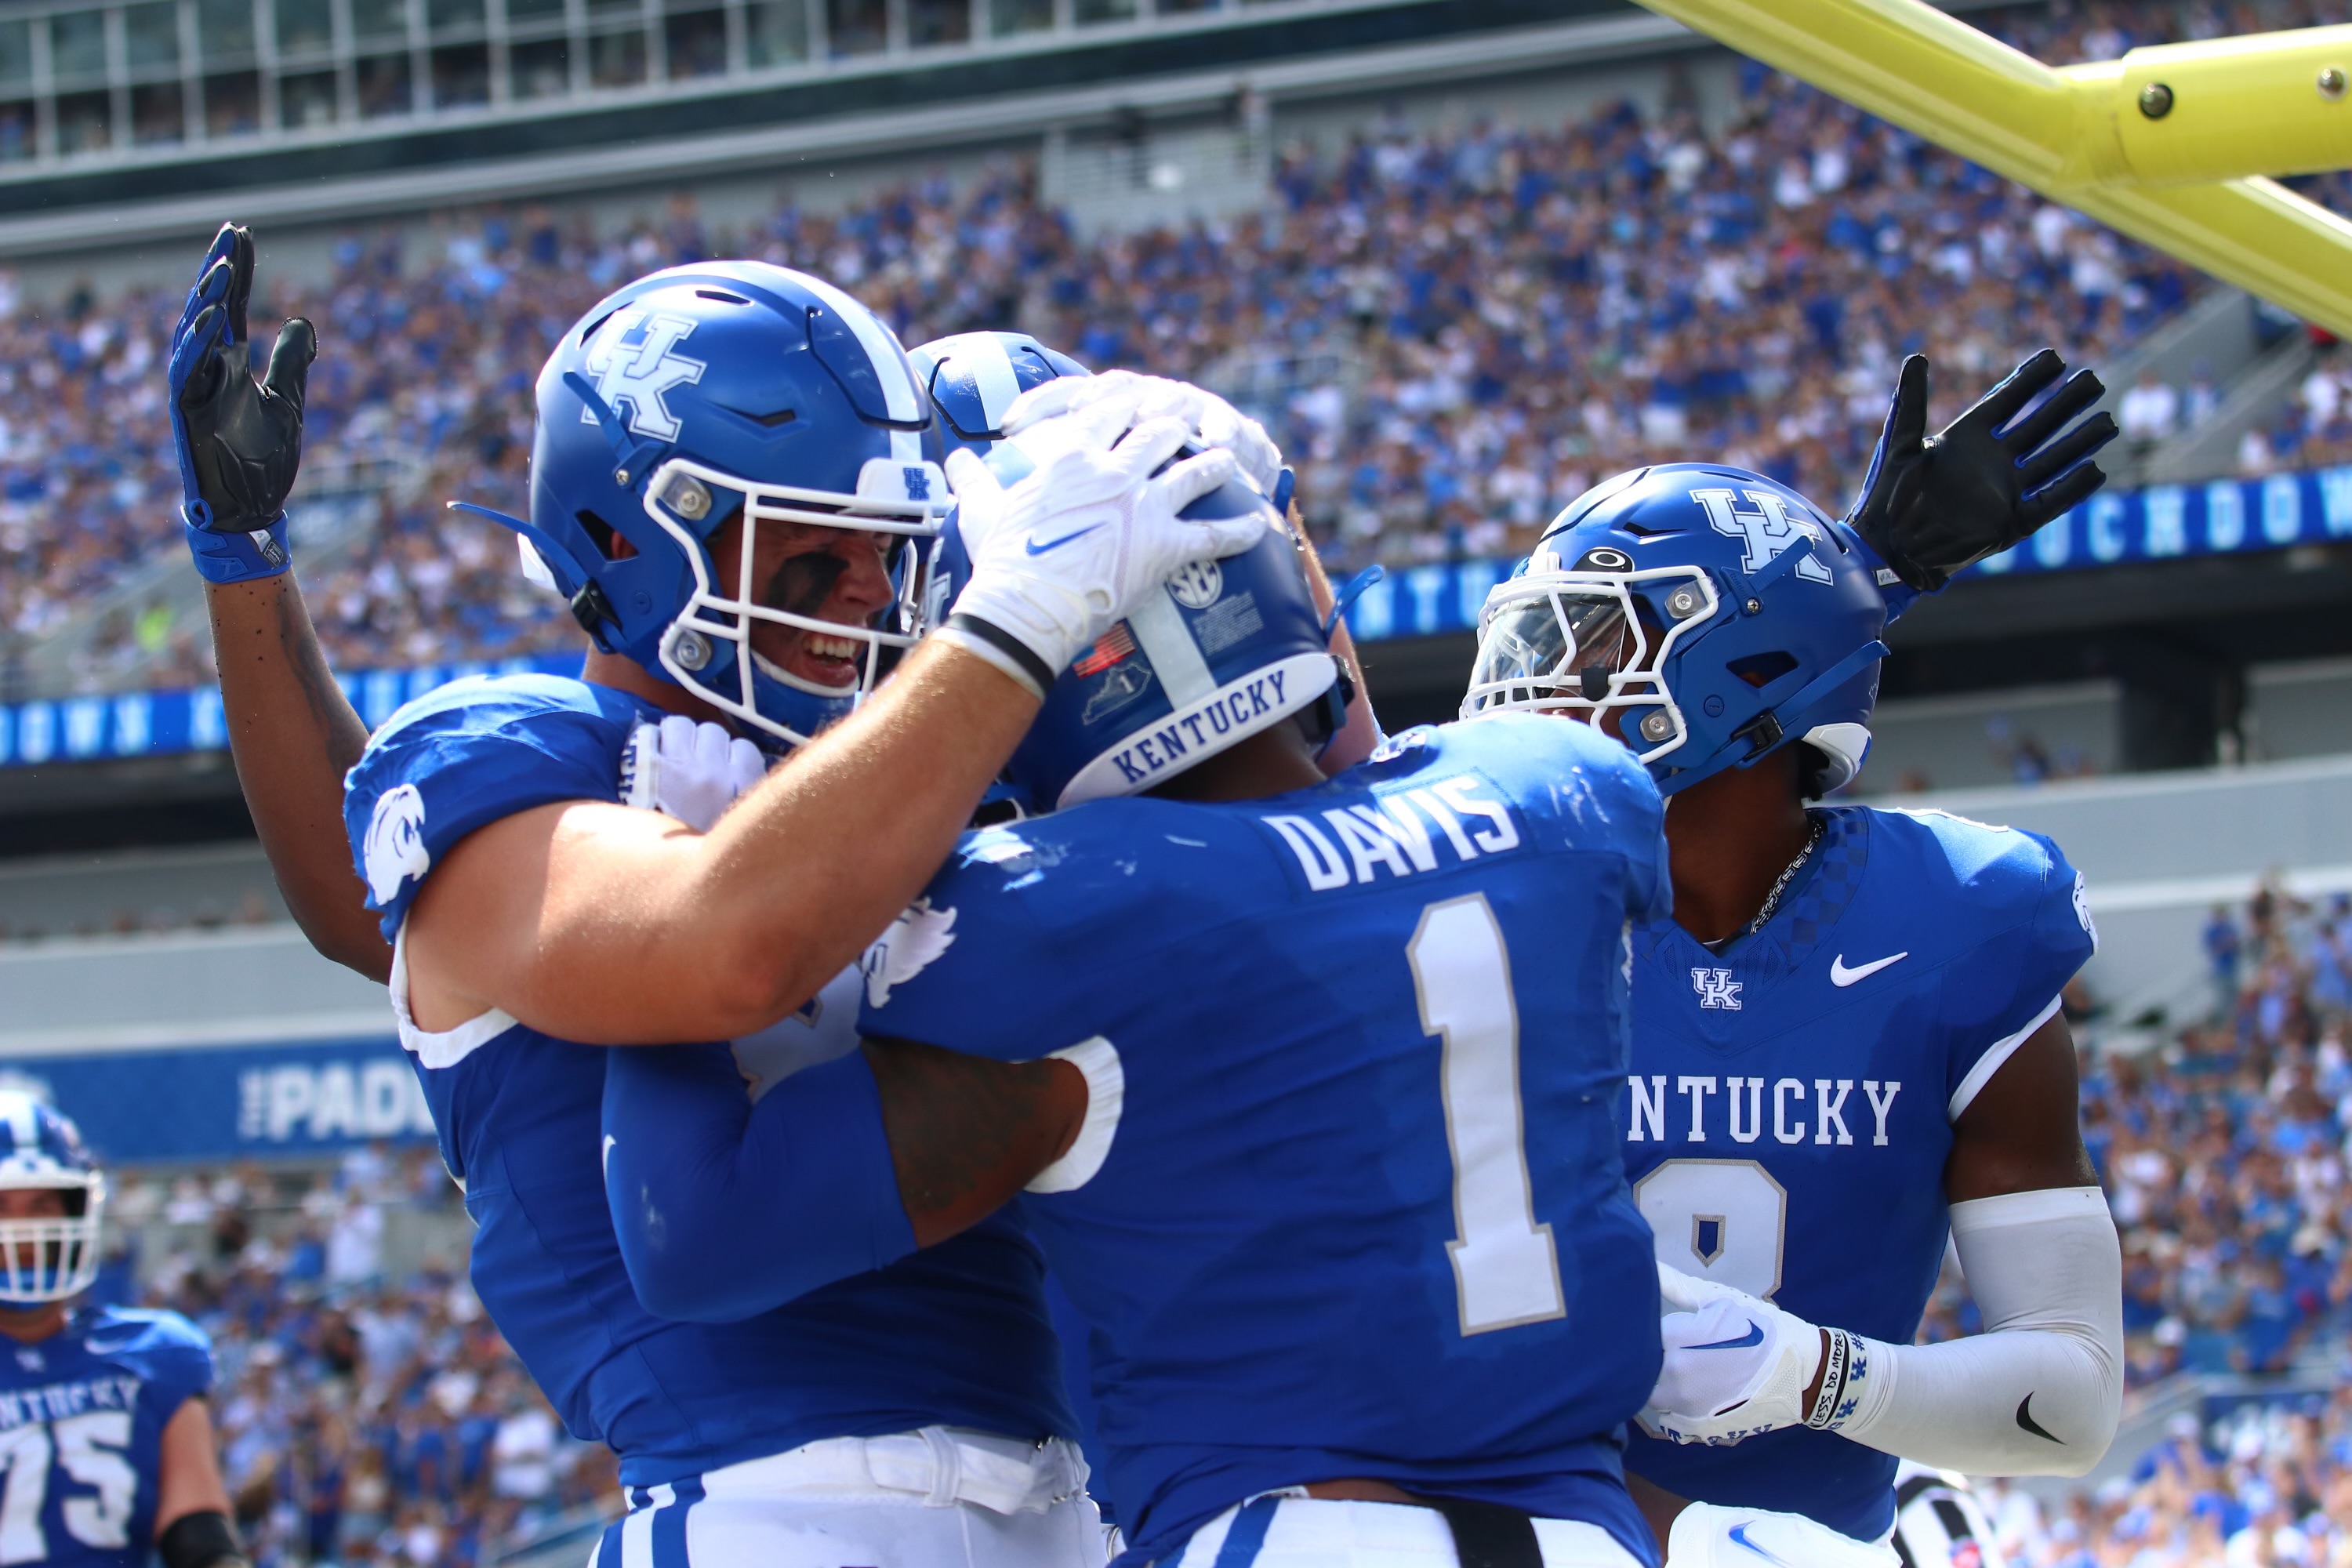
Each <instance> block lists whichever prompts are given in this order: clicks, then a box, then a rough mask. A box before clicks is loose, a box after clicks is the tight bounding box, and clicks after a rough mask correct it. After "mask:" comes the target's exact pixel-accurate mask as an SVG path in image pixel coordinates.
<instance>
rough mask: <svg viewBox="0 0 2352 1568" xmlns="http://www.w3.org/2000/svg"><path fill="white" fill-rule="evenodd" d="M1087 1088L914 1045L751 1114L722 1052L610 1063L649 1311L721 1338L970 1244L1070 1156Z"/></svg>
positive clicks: (795, 1086) (629, 1253)
mask: <svg viewBox="0 0 2352 1568" xmlns="http://www.w3.org/2000/svg"><path fill="white" fill-rule="evenodd" d="M1086 1112H1087V1081H1086V1079H1085V1077H1084V1076H1083V1074H1082V1073H1081V1072H1080V1070H1079V1069H1078V1068H1076V1067H1074V1066H1072V1065H1071V1064H1070V1063H1069V1062H1067V1061H1065V1060H1058V1059H1054V1058H1047V1059H1045V1060H1042V1061H1034V1062H1017V1063H1013V1062H999V1061H990V1060H985V1059H983V1058H978V1057H967V1056H959V1055H957V1054H956V1053H954V1052H952V1051H944V1050H940V1048H938V1047H934V1046H926V1045H918V1044H915V1043H913V1042H911V1041H906V1040H868V1041H866V1044H865V1047H864V1050H863V1052H862V1053H861V1054H858V1055H854V1056H849V1057H845V1058H841V1059H839V1060H837V1061H831V1062H826V1063H824V1064H823V1065H821V1066H818V1067H813V1068H804V1069H803V1070H802V1071H800V1072H797V1073H794V1074H793V1075H792V1076H791V1077H789V1078H787V1079H783V1080H782V1082H781V1083H778V1084H776V1085H775V1086H774V1087H772V1088H771V1089H769V1090H768V1091H767V1093H766V1094H764V1095H762V1096H761V1098H760V1100H759V1101H758V1103H756V1104H754V1103H753V1102H752V1100H751V1097H750V1096H749V1095H748V1094H746V1093H745V1092H744V1086H743V1080H742V1078H741V1075H740V1073H739V1072H738V1071H737V1070H736V1067H735V1061H734V1057H733V1054H732V1052H730V1050H729V1048H728V1047H724V1046H690V1047H673V1048H670V1049H667V1050H648V1051H622V1052H618V1053H615V1055H614V1058H613V1060H612V1062H611V1063H610V1064H609V1065H608V1067H607V1068H606V1072H605V1079H604V1132H605V1145H604V1146H605V1163H604V1187H605V1194H606V1196H607V1197H608V1198H609V1199H610V1201H611V1204H612V1208H613V1219H614V1228H615V1229H616V1230H617V1231H618V1233H619V1235H620V1237H621V1254H622V1257H623V1258H624V1259H625V1261H626V1262H627V1264H628V1268H629V1279H630V1281H631V1282H632V1283H633V1284H634V1285H635V1287H636V1291H637V1299H638V1300H640V1301H642V1302H643V1303H644V1304H645V1307H646V1310H648V1311H651V1312H655V1313H657V1314H659V1315H661V1316H663V1317H669V1318H683V1319H688V1320H691V1321H702V1322H723V1321H732V1320H735V1319H739V1318H746V1317H750V1316H751V1315H753V1314H755V1313H758V1312H762V1311H766V1310H769V1309H771V1308H773V1307H776V1306H780V1305H782V1303H783V1302H786V1301H789V1300H793V1298H795V1297H797V1296H801V1295H803V1294H805V1293H806V1292H808V1291H810V1290H813V1289H816V1288H817V1287H819V1286H822V1285H828V1284H831V1283H832V1282H833V1281H835V1280H836V1279H846V1278H848V1277H849V1276H850V1275H853V1274H859V1273H863V1272H865V1271H866V1270H867V1269H871V1268H880V1267H882V1266H883V1265H884V1264H886V1263H888V1262H890V1261H892V1260H893V1259H895V1258H901V1257H904V1256H905V1255H906V1254H907V1253H908V1252H911V1251H913V1250H914V1249H915V1248H916V1247H930V1246H934V1245H936V1244H937V1243H939V1242H941V1241H944V1240H946V1239H947V1238H948V1237H951V1236H954V1235H956V1234H958V1233H959V1232H961V1231H963V1230H966V1229H968V1228H970V1227H971V1226H973V1225H976V1224H978V1223H979V1222H980V1221H981V1220H982V1219H984V1218H986V1217H987V1216H988V1215H990V1214H992V1213H993V1212H994V1211H995V1210H996V1209H998V1208H1000V1207H1002V1206H1003V1205H1004V1204H1006V1203H1008V1202H1010V1201H1011V1200H1012V1198H1013V1196H1014V1195H1015V1194H1018V1193H1019V1192H1020V1191H1021V1189H1022V1188H1023V1187H1024V1185H1025V1184H1028V1183H1029V1182H1030V1181H1032V1180H1034V1178H1035V1177H1036V1176H1037V1174H1038V1173H1039V1172H1041V1171H1044V1170H1045V1168H1046V1167H1047V1166H1048V1165H1050V1164H1052V1163H1054V1161H1055V1160H1057V1159H1059V1158H1060V1157H1061V1155H1062V1154H1063V1153H1064V1152H1066V1150H1067V1149H1068V1148H1069V1146H1070V1144H1071V1142H1073V1141H1074V1140H1075V1139H1076V1136H1077V1132H1078V1129H1079V1127H1080V1125H1081V1124H1082V1123H1083V1122H1084V1121H1085V1120H1086Z"/></svg>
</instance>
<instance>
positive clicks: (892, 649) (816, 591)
mask: <svg viewBox="0 0 2352 1568" xmlns="http://www.w3.org/2000/svg"><path fill="white" fill-rule="evenodd" d="M941 452H942V448H941V447H940V434H939V428H938V425H937V423H936V421H935V420H934V419H933V418H932V416H931V408H930V401H929V398H927V397H926V396H924V395H923V389H922V386H921V384H920V383H919V382H918V381H917V380H916V377H915V373H914V369H913V367H912V366H911V365H910V364H909V363H908V361H907V356H906V353H905V352H904V351H903V350H902V349H900V347H899V346H898V339H897V338H895V337H894V336H892V335H891V332H890V330H889V328H888V327H887V326H885V325H884V324H883V323H882V322H881V321H879V320H877V318H876V317H875V315H874V314H873V312H871V311H869V310H866V308H865V307H864V306H863V305H860V304H859V303H857V301H856V300H852V299H851V298H850V297H849V296H848V295H846V294H845V293H843V292H842V291H841V290H840V289H835V288H834V287H833V286H832V285H831V284H829V283H825V282H824V281H822V280H820V279H815V278H812V277H809V276H808V275H807V274H805V273H801V272H793V271H790V270H788V269H786V268H782V267H772V266H770V265H768V264H767V263H765V262H758V261H719V262H706V263H700V264H697V265H694V266H688V267H675V268H669V269H667V270H666V271H661V272H656V273H653V274H651V275H650V276H648V277H645V278H640V279H637V280H636V281H635V282H634V283H632V284H629V285H628V286H627V287H626V288H624V289H621V290H619V291H618V292H617V293H614V294H613V295H610V296H609V297H607V298H606V299H605V300H603V301H602V302H601V303H599V304H598V305H597V306H596V307H595V309H593V310H590V311H589V312H588V313H587V314H586V315H585V316H583V317H582V318H581V319H580V321H579V322H578V323H577V324H576V325H574V326H573V327H572V330H571V331H568V332H566V333H565V334H564V336H563V341H562V342H561V343H560V344H558V345H557V347H556V350H555V353H553V354H552V355H551V357H550V358H549V360H548V362H547V366H546V368H545V369H544V370H542V371H541V373H540V377H539V434H538V440H537V445H536V447H535V448H534V450H533V452H532V457H531V497H530V521H529V522H527V523H526V522H522V521H519V520H517V519H513V518H503V517H501V518H499V521H502V522H505V523H507V524H508V525H509V526H510V527H513V528H515V529H516V530H517V531H520V533H521V534H522V536H523V540H524V543H525V550H524V569H525V571H526V572H527V573H529V574H531V575H532V576H533V577H534V578H536V579H537V580H539V581H541V582H544V583H547V584H550V585H551V586H552V587H554V588H555V589H556V591H557V592H559V593H561V594H562V595H564V596H565V597H566V598H567V599H569V600H570V601H571V604H572V615H573V616H575V617H576V618H577V619H578V620H579V622H580V624H581V625H582V626H584V627H585V628H587V631H588V633H589V635H590V636H591V637H594V638H595V640H596V646H597V647H601V648H603V649H604V650H605V651H607V652H610V653H619V654H625V655H626V656H627V657H629V658H633V659H635V660H636V661H637V662H638V663H639V664H642V665H644V666H645V667H646V668H647V669H648V670H651V671H652V672H654V673H655V674H656V675H658V676H661V677H663V678H665V679H669V680H672V681H675V682H676V683H677V685H679V686H681V687H683V688H685V689H687V690H688V691H691V692H693V693H694V694H695V695H696V696H697V697H699V698H701V699H702V700H704V701H706V702H709V703H710V704H711V705H712V706H713V707H715V708H718V709H719V710H722V711H724V712H726V713H728V714H730V715H732V716H733V717H734V718H735V719H737V720H739V721H741V722H742V723H743V724H745V725H747V726H749V727H751V729H753V730H757V731H765V732H766V733H767V734H769V735H771V736H773V737H775V738H776V739H778V740H780V741H782V742H785V743H787V744H793V743H797V742H802V741H805V740H806V739H807V738H808V737H809V736H811V735H814V733H816V732H817V731H819V730H821V729H823V728H824V726H825V725H827V724H829V723H831V722H833V721H835V720H836V719H839V718H841V717H842V716H843V715H844V714H845V713H847V712H848V711H849V710H851V709H852V708H854V707H856V704H857V703H858V702H859V701H860V700H863V699H864V697H865V696H866V695H867V694H868V693H870V692H871V691H872V690H873V689H874V688H875V686H876V684H877V682H878V680H879V679H880V678H881V677H882V675H883V674H884V673H885V672H886V671H887V669H888V668H889V667H890V665H891V664H892V663H893V662H894V661H895V659H896V658H897V657H898V653H899V652H901V651H903V650H904V649H906V648H908V647H912V646H913V644H914V642H915V640H916V639H917V637H919V636H920V635H921V633H922V630H923V627H922V625H921V621H920V604H919V600H920V597H921V592H922V589H921V581H922V576H923V573H924V570H925V568H926V565H927V562H928V557H929V552H930V549H931V542H933V541H935V540H936V539H937V537H938V535H939V532H940V527H941V526H942V524H943V522H944V521H945V519H946V515H947V511H948V508H949V504H950V499H949V495H948V487H947V479H946V476H945V475H944V474H943V473H941V472H940V456H941ZM470 510H481V509H478V508H477V509H470ZM489 515H491V516H493V517H496V516H497V515H498V514H496V513H490V514H489ZM738 516H740V517H741V519H742V543H741V547H740V550H739V551H738V552H737V562H736V563H735V570H734V571H733V573H732V574H731V577H732V580H731V581H722V579H721V574H720V569H719V563H718V561H717V560H716V559H715V558H714V557H713V555H712V553H711V548H710V542H711V541H712V540H713V538H715V537H716V536H717V535H718V534H719V531H721V529H722V528H724V527H725V526H726V525H727V524H728V523H729V522H730V521H733V520H734V519H736V518H737V517H738ZM763 523H767V524H777V525H784V526H791V525H795V524H810V525H815V526H817V527H822V528H827V529H841V530H848V531H856V532H863V533H868V534H873V535H876V536H877V540H878V541H879V542H881V544H882V545H883V547H884V548H885V549H886V551H887V554H886V556H885V559H886V562H887V571H888V574H889V577H890V582H891V586H892V590H893V594H894V599H893V602H892V603H891V604H890V605H887V606H886V607H885V608H884V609H883V610H881V611H880V612H879V613H878V614H877V616H875V617H874V618H873V620H872V622H871V623H870V624H867V625H864V626H847V625H842V624H839V623H836V622H832V621H826V620H820V619H818V618H816V616H815V614H814V612H815V611H816V610H817V609H818V608H819V607H820V606H821V605H823V603H824V598H825V596H826V595H827V594H828V593H829V592H830V591H831V589H832V586H833V584H834V583H835V581H836V580H837V578H838V576H839V568H838V567H836V568H835V570H834V571H833V572H831V573H829V574H828V573H827V572H825V571H824V570H823V569H822V568H821V567H820V568H819V569H817V570H814V571H810V570H802V571H800V572H798V573H796V574H794V576H793V579H792V580H791V581H787V579H786V573H787V572H789V571H791V570H792V563H793V562H794V561H804V560H813V559H814V557H815V555H817V554H819V553H821V552H810V553H809V554H803V555H794V556H791V557H788V558H786V560H785V562H784V563H783V565H782V567H780V568H778V569H776V570H775V571H774V572H773V574H772V577H771V580H770V581H769V582H768V583H758V582H754V581H753V580H752V579H753V564H752V563H753V562H754V560H755V558H756V556H757V554H758V530H759V527H760V525H761V524H763ZM779 592H781V593H782V595H784V597H785V600H786V602H785V603H783V604H772V603H769V602H768V601H769V600H770V599H772V598H773V597H775V596H776V595H777V594H778V593H779ZM763 625H766V626H790V627H793V628H796V629H798V630H800V631H802V632H803V633H814V634H819V635H822V636H824V637H829V638H834V639H836V640H837V641H839V642H841V643H842V644H843V645H844V646H845V647H847V648H848V649H849V652H848V653H847V654H845V655H844V656H840V661H841V662H842V663H843V664H845V666H847V667H848V668H845V669H844V670H843V679H841V680H840V681H838V682H827V681H824V680H821V679H814V678H811V677H807V676H803V675H796V674H794V673H793V672H792V671H791V670H788V669H786V668H783V667H782V665H781V664H778V663H776V662H773V661H772V660H770V659H768V658H763V657H761V655H760V654H759V653H758V652H756V651H755V650H754V649H753V647H752V635H753V633H754V631H755V630H756V629H757V628H758V627H760V626H763Z"/></svg>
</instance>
